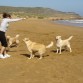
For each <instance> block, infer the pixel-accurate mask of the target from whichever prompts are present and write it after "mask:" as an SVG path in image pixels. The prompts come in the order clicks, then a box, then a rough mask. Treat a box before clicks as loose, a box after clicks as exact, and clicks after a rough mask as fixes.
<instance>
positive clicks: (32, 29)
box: [0, 20, 83, 83]
mask: <svg viewBox="0 0 83 83" xmlns="http://www.w3.org/2000/svg"><path fill="white" fill-rule="evenodd" d="M16 34H20V37H19V39H20V44H19V46H18V47H13V48H11V49H10V51H9V52H8V53H9V54H10V55H11V57H10V58H7V59H0V83H83V28H79V27H72V26H65V25H60V24H55V23H53V22H51V21H48V20H24V21H19V22H14V23H11V24H10V27H9V29H8V31H7V35H11V36H15V35H16ZM57 35H61V36H62V39H65V38H68V37H69V36H71V35H73V36H74V37H73V38H72V40H71V41H70V42H71V47H72V50H73V52H72V53H70V52H69V51H66V52H65V51H63V52H62V54H61V55H59V54H56V52H55V51H56V45H55V44H56V42H55V37H56V36H57ZM25 37H29V38H30V39H31V40H32V41H34V42H38V43H43V44H45V45H48V44H49V43H50V42H51V41H53V42H54V46H53V47H52V48H50V49H47V51H46V53H45V54H44V57H43V59H41V60H39V59H38V57H34V58H33V59H31V60H29V59H28V57H29V52H28V50H27V47H26V45H25V43H24V42H23V41H22V39H23V38H25Z"/></svg>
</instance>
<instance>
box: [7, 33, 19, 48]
mask: <svg viewBox="0 0 83 83" xmlns="http://www.w3.org/2000/svg"><path fill="white" fill-rule="evenodd" d="M19 36H20V35H19V34H17V35H16V36H15V37H10V36H6V38H7V42H8V47H11V46H13V45H15V46H17V45H18V44H19V39H18V38H19Z"/></svg>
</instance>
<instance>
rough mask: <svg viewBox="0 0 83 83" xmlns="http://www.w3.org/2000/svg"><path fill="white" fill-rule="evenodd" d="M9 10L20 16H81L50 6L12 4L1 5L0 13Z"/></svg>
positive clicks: (58, 17) (62, 17)
mask: <svg viewBox="0 0 83 83" xmlns="http://www.w3.org/2000/svg"><path fill="white" fill-rule="evenodd" d="M2 12H8V13H11V14H14V15H17V16H18V17H20V16H21V17H27V16H28V17H38V18H40V19H42V18H48V17H55V18H56V19H65V18H81V17H80V16H79V15H78V14H76V13H73V12H61V11H57V10H54V9H50V8H43V7H10V6H0V13H2Z"/></svg>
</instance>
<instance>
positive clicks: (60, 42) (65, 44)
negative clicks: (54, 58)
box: [56, 36, 73, 54]
mask: <svg viewBox="0 0 83 83" xmlns="http://www.w3.org/2000/svg"><path fill="white" fill-rule="evenodd" d="M72 37H73V36H70V37H69V38H68V39H65V40H62V39H61V36H56V46H57V53H59V54H61V49H62V47H68V48H69V50H70V52H72V50H71V46H70V42H69V41H70V40H71V39H72ZM59 51H60V52H59Z"/></svg>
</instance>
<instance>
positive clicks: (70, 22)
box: [55, 20, 83, 27]
mask: <svg viewBox="0 0 83 83" xmlns="http://www.w3.org/2000/svg"><path fill="white" fill-rule="evenodd" d="M55 22H56V23H58V24H64V25H69V26H77V27H83V20H58V21H55Z"/></svg>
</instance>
